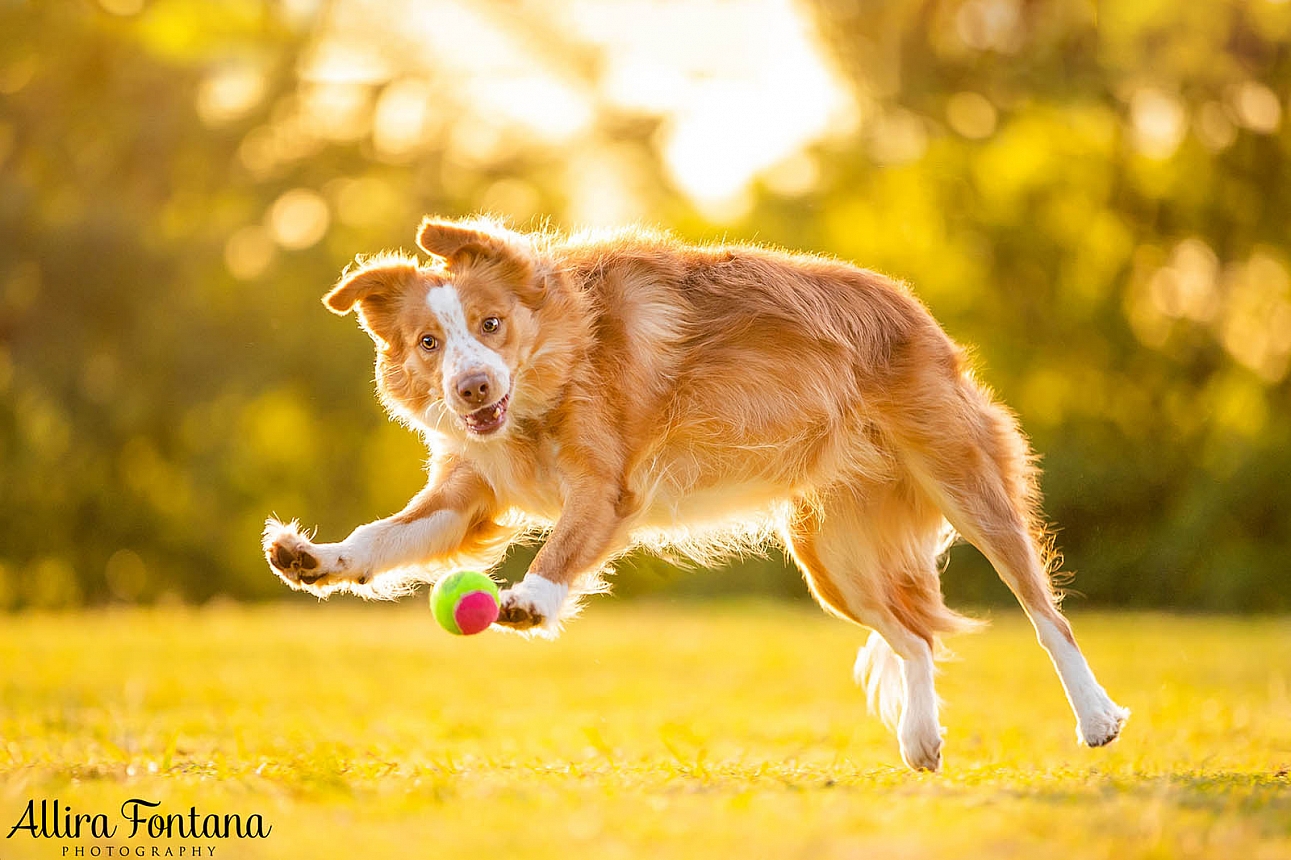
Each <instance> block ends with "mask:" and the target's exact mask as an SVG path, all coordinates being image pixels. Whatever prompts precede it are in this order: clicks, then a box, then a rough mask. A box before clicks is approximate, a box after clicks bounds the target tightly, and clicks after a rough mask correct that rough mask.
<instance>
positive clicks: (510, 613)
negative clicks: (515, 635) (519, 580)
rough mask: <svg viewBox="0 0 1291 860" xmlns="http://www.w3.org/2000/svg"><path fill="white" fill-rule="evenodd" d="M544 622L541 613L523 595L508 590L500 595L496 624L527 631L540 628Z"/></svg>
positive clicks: (544, 619)
mask: <svg viewBox="0 0 1291 860" xmlns="http://www.w3.org/2000/svg"><path fill="white" fill-rule="evenodd" d="M546 620H547V619H546V617H545V616H544V615H543V614H542V611H541V610H540V609H539V608H538V607H537V606H535V605H534V603H533V601H531V600H527V599H525V597H524V596H523V595H518V594H516V593H515V591H514V590H513V589H510V588H508V589H507V590H506V591H504V592H502V594H501V595H500V599H499V601H498V620H497V623H498V624H501V625H503V626H504V627H514V628H515V629H516V630H528V629H529V628H531V627H541V626H542V625H543V623H545V622H546Z"/></svg>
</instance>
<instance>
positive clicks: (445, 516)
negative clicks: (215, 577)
mask: <svg viewBox="0 0 1291 860" xmlns="http://www.w3.org/2000/svg"><path fill="white" fill-rule="evenodd" d="M493 504H494V502H493V494H492V492H491V491H490V490H489V488H488V485H487V484H486V483H485V481H484V480H483V479H482V478H480V477H479V475H477V474H476V473H475V471H474V470H473V469H471V468H470V467H469V466H467V465H466V464H464V463H457V464H448V466H447V468H445V469H444V470H442V472H441V475H440V476H436V477H432V478H431V481H430V483H429V484H427V486H426V488H425V489H423V490H422V491H421V492H420V493H418V494H417V495H416V496H414V497H413V499H412V501H410V502H409V503H408V504H407V506H406V507H405V508H404V509H403V510H402V511H400V512H399V513H397V514H395V515H394V516H391V517H387V518H385V519H382V520H377V521H376V522H373V523H368V524H367V525H363V526H359V527H358V528H356V529H355V530H354V531H353V532H351V533H350V536H349V537H347V538H346V539H345V540H343V541H341V542H339V543H314V542H313V541H311V540H310V538H309V537H308V536H307V535H305V534H303V533H302V532H301V530H300V528H299V526H298V525H297V524H296V523H295V522H292V523H286V524H284V523H281V522H279V521H278V520H276V519H270V520H269V521H268V522H267V523H266V524H265V530H264V542H263V546H264V552H265V557H266V558H267V559H268V561H269V566H270V567H271V568H273V571H274V573H276V574H278V576H279V577H280V578H281V579H282V580H283V582H286V583H287V584H288V585H290V586H291V587H292V588H295V589H297V590H300V591H309V592H312V593H314V594H317V595H319V596H324V595H327V594H329V593H330V592H332V591H336V590H338V589H339V590H354V589H355V587H356V586H362V585H366V584H367V583H369V582H370V581H371V580H372V579H373V578H374V577H376V576H378V575H380V574H382V573H384V572H386V571H392V570H398V569H400V568H409V567H414V566H416V565H422V564H430V563H433V562H435V561H436V560H437V559H443V558H447V557H449V556H452V555H454V554H455V553H457V552H458V551H459V550H460V549H461V548H462V546H463V543H464V541H466V540H467V539H468V536H469V534H470V533H471V531H472V529H473V528H475V529H477V530H478V528H479V527H480V524H482V523H491V520H490V514H491V513H492V505H493Z"/></svg>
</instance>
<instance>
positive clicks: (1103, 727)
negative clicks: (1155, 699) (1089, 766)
mask: <svg viewBox="0 0 1291 860" xmlns="http://www.w3.org/2000/svg"><path fill="white" fill-rule="evenodd" d="M1129 718H1130V712H1129V711H1128V710H1126V709H1125V708H1122V707H1121V706H1120V705H1118V704H1116V703H1115V702H1113V701H1112V700H1111V699H1109V698H1108V697H1107V696H1106V695H1104V696H1103V697H1102V701H1101V702H1099V703H1098V706H1097V707H1096V708H1095V709H1093V710H1092V711H1091V712H1090V713H1088V714H1085V715H1083V716H1082V717H1080V718H1079V719H1078V720H1077V723H1076V737H1077V739H1078V740H1079V741H1080V742H1081V743H1082V744H1084V745H1085V746H1087V747H1104V746H1107V745H1108V744H1110V743H1111V742H1112V741H1114V740H1116V738H1117V737H1119V736H1120V734H1121V727H1122V726H1124V725H1125V721H1126V720H1128V719H1129Z"/></svg>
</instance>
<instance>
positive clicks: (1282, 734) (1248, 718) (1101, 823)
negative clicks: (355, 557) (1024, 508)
mask: <svg viewBox="0 0 1291 860" xmlns="http://www.w3.org/2000/svg"><path fill="white" fill-rule="evenodd" d="M1075 623H1076V629H1077V633H1078V635H1079V636H1080V637H1081V639H1082V643H1083V645H1084V647H1085V651H1086V653H1087V655H1088V656H1089V658H1090V661H1091V663H1092V664H1093V665H1094V667H1095V669H1096V671H1097V672H1098V673H1099V675H1100V678H1101V679H1102V681H1103V683H1104V684H1105V685H1106V686H1107V687H1108V689H1109V691H1111V692H1112V694H1113V696H1114V697H1116V698H1117V699H1118V700H1119V701H1120V702H1121V704H1124V705H1126V706H1128V707H1130V708H1131V709H1132V710H1133V711H1134V716H1133V718H1132V719H1131V720H1130V723H1129V725H1128V727H1127V729H1126V732H1125V735H1124V737H1123V738H1122V740H1121V741H1119V742H1117V743H1116V744H1114V745H1112V746H1111V747H1110V748H1107V749H1103V750H1086V749H1081V748H1079V747H1077V746H1076V743H1075V734H1074V721H1073V718H1072V716H1071V714H1070V712H1069V711H1068V708H1067V705H1066V702H1065V701H1064V700H1063V697H1062V693H1061V689H1060V688H1059V685H1058V681H1057V679H1056V677H1055V676H1054V674H1053V672H1052V670H1051V668H1050V667H1049V665H1048V663H1047V660H1046V658H1045V656H1044V655H1043V653H1042V652H1041V651H1040V649H1039V647H1038V646H1036V645H1035V642H1034V639H1033V637H1032V634H1031V631H1030V629H1029V627H1027V626H1026V624H1025V621H1024V620H1023V619H1022V618H1021V613H1020V612H998V613H996V618H995V621H994V624H993V626H992V627H991V628H990V629H988V630H987V631H986V632H985V633H982V634H979V635H975V636H965V637H960V638H958V639H956V640H954V641H953V642H952V643H951V645H952V647H953V649H954V650H955V651H956V652H957V654H958V655H959V659H957V660H955V661H953V662H949V663H947V664H945V665H944V667H943V669H944V671H943V674H942V678H941V681H940V690H941V693H942V695H943V697H944V698H945V700H946V708H945V710H944V713H943V722H944V723H945V724H946V726H947V727H948V735H947V749H946V758H945V766H944V769H943V772H942V773H940V774H937V775H927V774H914V773H910V772H908V771H906V770H905V769H904V768H903V767H902V766H901V762H900V758H899V756H898V754H897V748H896V741H895V738H893V737H892V736H891V735H889V734H888V733H887V731H886V730H885V729H884V728H883V727H882V725H881V724H880V723H879V722H878V721H877V720H875V719H873V718H871V717H869V716H868V715H867V714H866V713H865V707H864V702H863V697H862V696H861V694H860V693H859V691H858V690H856V689H855V688H854V687H853V686H852V684H851V681H850V667H851V661H852V658H853V656H854V653H855V648H856V646H857V645H858V644H859V643H860V642H861V641H862V638H863V634H862V632H861V631H858V630H856V629H853V628H849V627H848V626H847V625H844V624H842V623H841V622H837V621H833V620H830V619H828V618H825V617H824V616H823V615H822V614H821V613H819V612H818V611H816V610H814V609H812V608H809V607H805V606H789V607H782V606H771V605H767V604H760V603H749V604H717V605H705V604H687V605H682V606H668V605H663V604H632V605H629V604H622V603H614V602H613V601H598V602H597V603H596V604H595V605H593V606H592V607H591V609H590V611H589V612H588V614H587V617H585V618H583V619H580V620H578V621H576V622H574V623H573V624H572V625H570V627H569V629H568V630H567V631H566V632H565V634H564V636H563V637H562V638H561V639H560V640H558V641H557V642H554V643H551V642H540V641H525V640H522V639H519V638H517V637H511V636H505V635H500V634H494V633H489V634H486V635H484V636H480V637H476V638H474V639H458V638H453V637H450V636H449V635H447V634H445V633H443V632H441V631H439V630H438V629H437V628H436V627H435V626H434V624H433V622H432V620H431V617H430V614H429V612H428V611H426V610H425V608H424V606H423V605H422V604H421V602H420V601H419V600H415V601H412V600H410V601H407V603H406V605H403V606H390V605H371V606H365V605H360V604H357V603H355V602H353V601H344V600H340V599H338V600H336V601H333V602H332V603H330V604H323V605H315V604H313V603H311V602H304V601H302V602H299V603H295V604H292V605H289V606H268V607H253V608H245V607H239V606H231V605H230V606H219V607H209V608H205V609H201V610H187V609H158V610H123V611H111V612H107V611H105V612H91V613H81V614H68V615H25V616H17V617H9V618H0V860H17V858H28V857H30V858H54V857H60V856H63V855H62V848H63V847H64V846H72V847H74V846H76V845H78V844H79V845H81V846H83V847H86V848H87V851H86V856H90V854H89V851H88V848H89V847H91V846H93V845H94V844H96V843H94V842H93V841H92V840H86V841H83V842H80V843H76V842H62V841H58V840H33V839H32V838H30V836H29V835H27V834H26V833H24V832H19V833H18V834H17V835H15V836H14V837H13V838H11V839H4V838H3V837H4V834H6V833H8V832H9V829H10V828H11V827H12V826H13V824H15V823H17V820H18V818H19V816H20V815H21V814H22V812H23V809H24V808H25V805H26V803H27V800H28V799H30V798H37V799H39V798H42V797H44V798H50V799H53V798H55V797H57V798H59V799H60V800H61V801H62V802H63V803H64V804H70V805H71V806H72V807H73V808H74V810H75V811H76V812H105V813H108V814H109V815H110V816H111V817H112V818H113V819H114V820H116V819H117V817H118V809H119V807H120V805H121V803H122V802H123V801H124V800H126V799H128V798H131V797H143V798H148V799H152V800H157V801H161V802H162V803H163V806H162V807H161V811H162V812H181V811H182V812H187V810H188V808H189V807H190V806H192V805H196V806H197V807H198V809H199V812H200V813H202V814H205V813H208V812H215V813H219V814H224V813H229V812H239V813H242V814H244V815H249V814H250V813H253V812H255V813H260V814H261V815H263V816H264V818H265V819H266V821H267V822H268V823H269V824H271V825H272V826H273V832H272V834H271V835H270V836H269V838H268V839H265V840H258V841H241V842H239V841H236V840H227V841H224V842H219V841H215V840H199V841H198V842H197V843H185V842H183V841H181V840H173V841H170V842H167V841H166V840H158V841H155V842H149V841H148V840H146V839H141V838H136V839H135V840H133V841H127V840H124V839H123V838H122V836H121V831H119V832H118V835H117V837H116V838H114V839H112V840H110V841H109V842H108V843H106V844H108V845H117V846H128V847H130V848H131V849H133V848H135V847H138V846H151V845H153V844H155V845H157V846H159V847H160V848H161V850H162V851H164V849H165V847H166V846H168V845H169V846H170V847H172V848H173V847H177V846H179V845H192V844H199V845H212V844H213V845H215V846H216V853H215V855H214V856H215V857H226V858H233V857H237V858H256V857H266V858H267V857H273V858H291V857H302V858H303V857H409V856H424V857H435V858H456V857H461V858H477V859H478V858H485V857H488V858H492V857H503V856H513V855H514V856H523V857H527V858H528V857H537V858H543V857H552V858H557V857H559V858H564V857H578V856H585V857H587V858H589V860H591V858H598V860H599V858H615V857H696V858H700V857H702V858H724V857H741V858H743V857H775V858H790V857H802V858H835V857H837V858H850V857H858V858H859V857H902V858H919V857H954V858H975V857H983V858H987V857H989V858H1013V857H1017V858H1031V857H1046V858H1052V860H1066V858H1117V860H1120V858H1166V857H1215V858H1235V857H1241V858H1268V860H1272V858H1286V857H1291V783H1289V780H1288V776H1287V768H1288V767H1289V766H1291V693H1288V687H1289V685H1291V623H1288V620H1287V619H1285V618H1280V619H1261V620H1240V619H1232V618H1223V617H1187V618H1178V617H1168V616H1158V615H1088V614H1087V615H1077V616H1076V618H1075ZM67 856H74V855H73V854H71V853H70V852H69V854H68V855H67ZM101 856H106V854H103V855H101ZM114 856H115V855H114ZM132 856H136V855H132ZM163 856H164V855H163Z"/></svg>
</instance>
